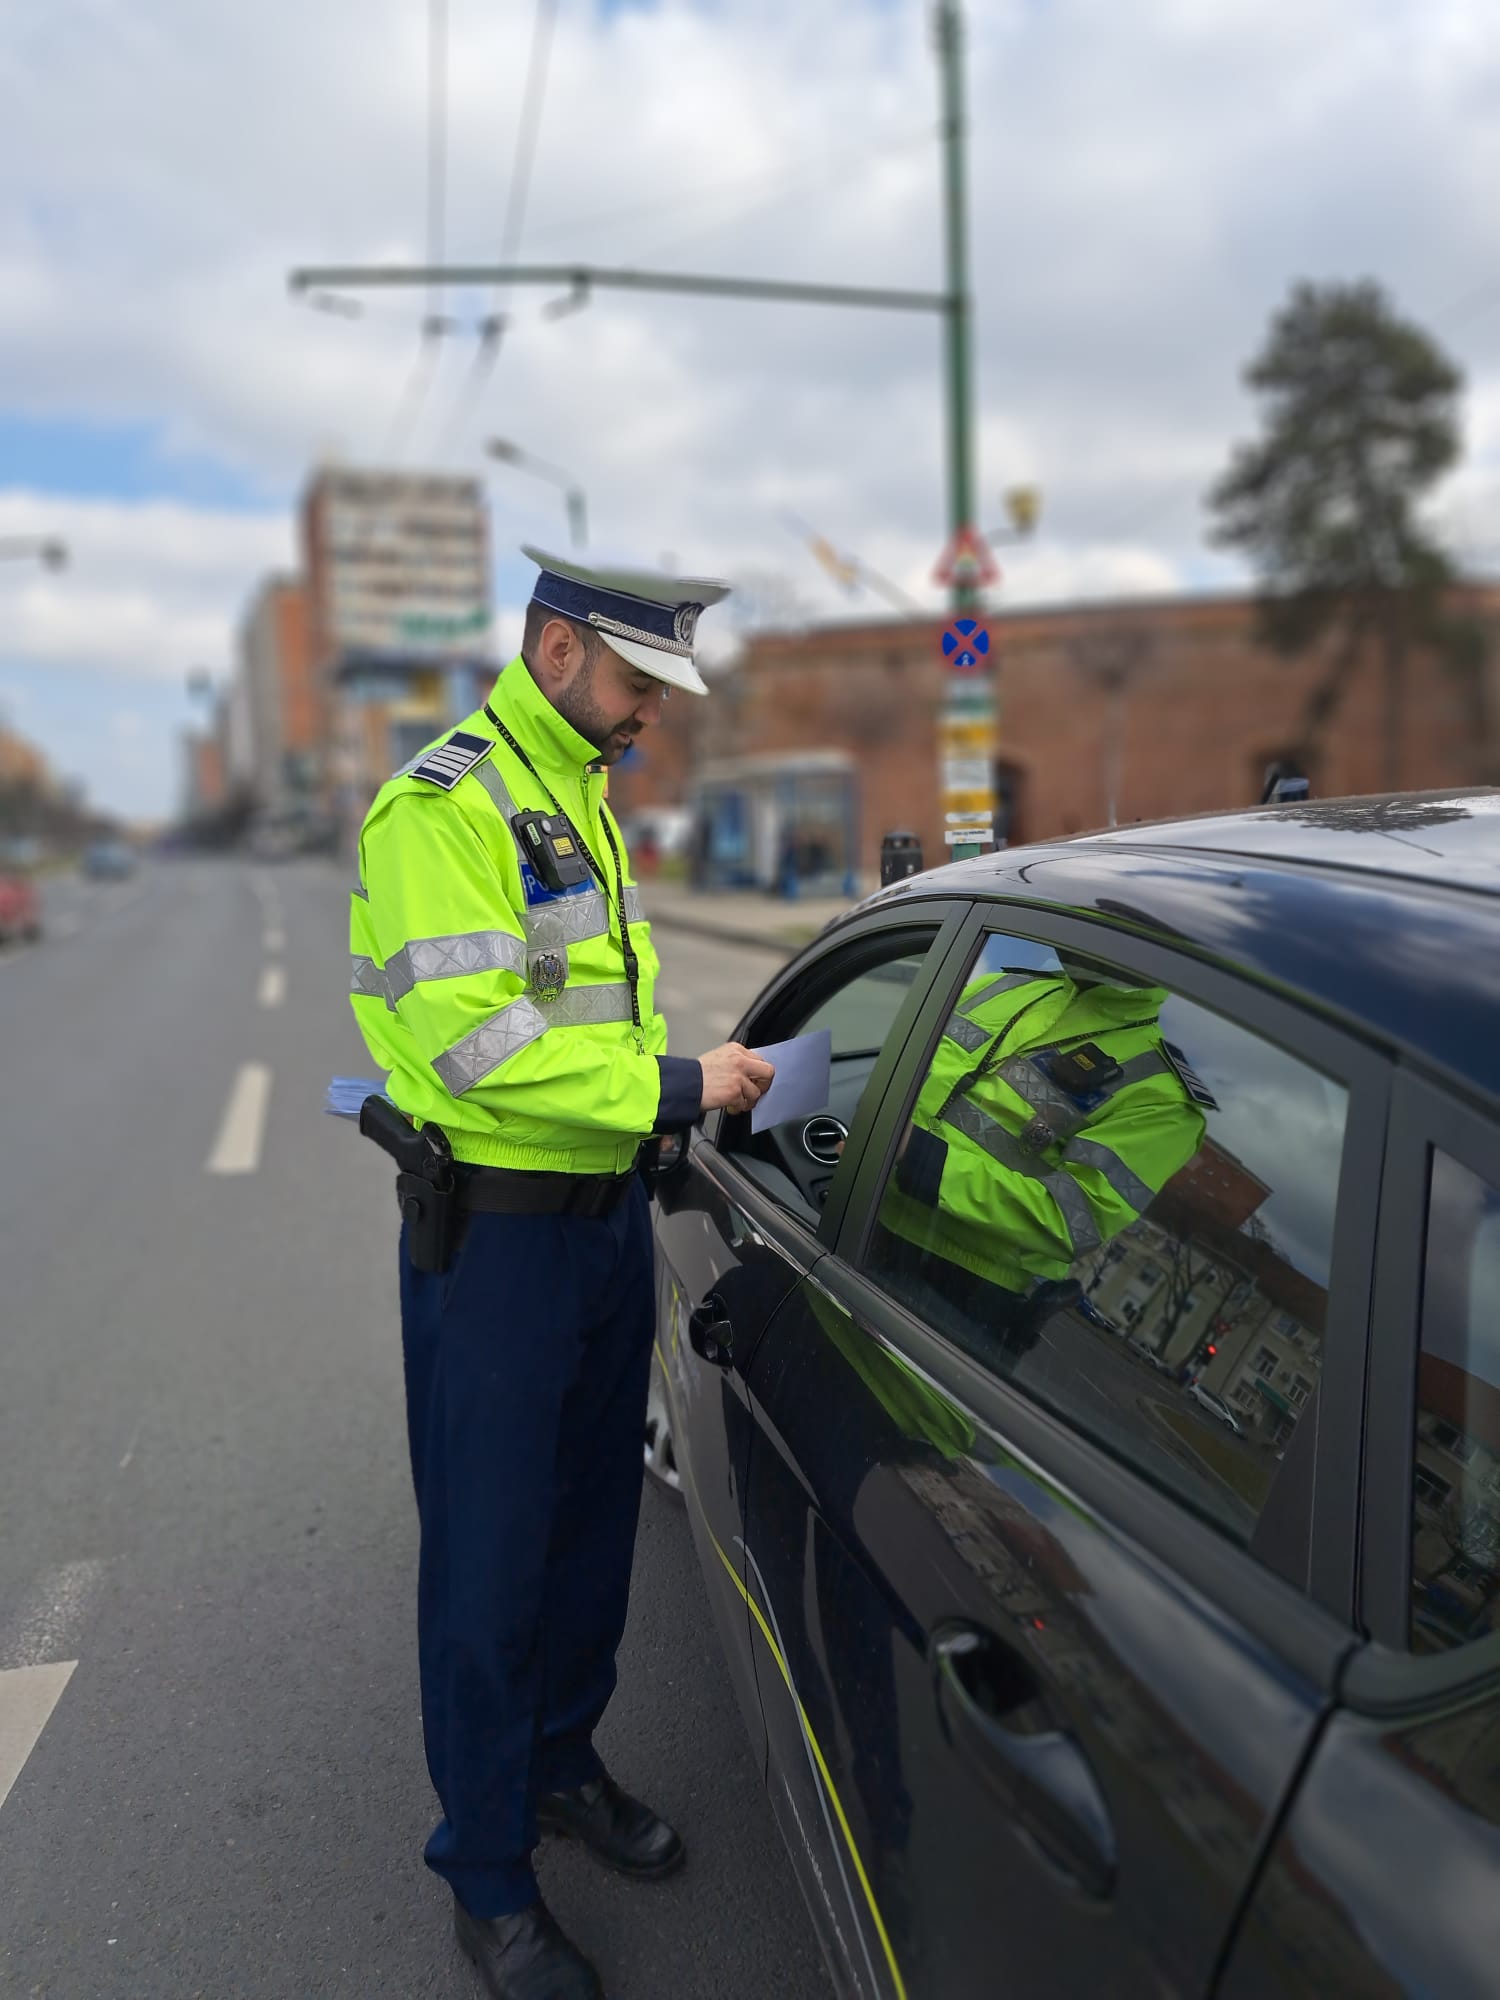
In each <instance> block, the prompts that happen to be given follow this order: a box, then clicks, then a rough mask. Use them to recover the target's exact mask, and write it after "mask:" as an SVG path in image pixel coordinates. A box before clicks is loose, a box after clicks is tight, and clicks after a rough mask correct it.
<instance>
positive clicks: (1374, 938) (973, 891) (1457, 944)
mask: <svg viewBox="0 0 1500 2000" xmlns="http://www.w3.org/2000/svg"><path fill="white" fill-rule="evenodd" d="M955 894H957V895H962V896H966V897H973V898H975V899H978V900H981V901H996V902H1002V903H1010V904H1015V903H1020V904H1032V905H1035V906H1039V907H1043V908H1047V909H1049V910H1052V911H1062V912H1064V913H1067V912H1074V913H1077V914H1080V915H1083V916H1086V917H1091V918H1094V919H1097V920H1100V921H1102V922H1103V923H1105V924H1108V925H1111V926H1113V927H1115V928H1117V929H1121V930H1126V931H1129V932H1133V933H1135V934H1136V935H1139V936H1146V937H1155V938H1156V939H1157V940H1159V941H1162V942H1168V943H1171V944H1173V945H1175V946H1177V947H1179V948H1181V949H1185V950H1187V951H1190V952H1192V953H1193V954H1194V955H1195V956H1197V957H1200V958H1205V959H1208V960H1210V961H1212V962H1214V963H1216V964H1219V965H1221V966H1223V967H1224V968H1226V969H1228V970H1230V971H1233V972H1237V973H1240V974H1244V975H1248V976H1250V977H1252V978H1255V979H1257V980H1259V981H1260V982H1262V983H1264V984H1267V985H1272V986H1274V987H1276V988H1277V989H1278V990H1279V991H1281V992H1282V993H1284V994H1288V995H1290V996H1291V997H1293V998H1300V999H1302V1000H1304V1001H1305V1002H1307V1003H1309V1004H1311V1005H1313V1006H1315V1007H1317V1008H1318V1009H1319V1010H1320V1011H1323V1012H1325V1013H1328V1014H1331V1015H1334V1016H1336V1017H1338V1018H1339V1019H1340V1020H1341V1021H1343V1022H1344V1023H1345V1024H1346V1025H1351V1026H1354V1027H1356V1028H1358V1029H1360V1030H1361V1031H1363V1032H1364V1033H1366V1034H1367V1035H1369V1036H1371V1037H1373V1038H1376V1039H1379V1040H1380V1041H1382V1042H1384V1043H1386V1044H1390V1045H1394V1046H1396V1047H1397V1048H1399V1049H1401V1050H1404V1051H1406V1052H1408V1053H1410V1054H1412V1055H1414V1056H1416V1057H1417V1058H1419V1059H1420V1060H1422V1061H1423V1062H1426V1063H1428V1064H1430V1065H1431V1066H1433V1067H1435V1068H1437V1069H1439V1070H1441V1071H1443V1072H1444V1074H1445V1075H1446V1076H1447V1077H1448V1078H1450V1079H1451V1080H1453V1081H1455V1082H1457V1083H1459V1084H1461V1085H1462V1086H1463V1087H1465V1088H1467V1089H1469V1090H1472V1091H1476V1092H1478V1093H1480V1094H1482V1095H1483V1096H1485V1097H1487V1098H1490V1099H1492V1100H1494V1101H1495V1102H1496V1103H1497V1104H1500V1032H1497V1024H1500V790H1497V789H1493V788H1487V789H1484V790H1474V791H1448V792H1428V793H1403V794H1397V795H1393V796H1390V797H1373V798H1353V799H1327V800H1315V801H1306V802H1302V803H1298V804H1296V805H1281V806H1267V807H1261V808H1259V809H1256V810H1251V811H1246V812H1235V813H1212V814H1204V815H1201V816H1199V817H1195V818H1191V819H1180V820H1171V821H1162V822H1159V823H1156V824H1152V825H1148V826H1131V827H1119V828H1115V829H1113V830H1111V831H1108V832H1102V833H1094V834H1087V835H1082V836H1078V837H1075V838H1072V839H1067V840H1058V841H1054V842H1050V843H1038V844H1036V845H1034V846H1030V847H1015V848H1002V849H1000V850H999V851H997V852H995V853H992V854H984V855H980V856H978V857H976V858H975V859H973V860H969V861H958V862H951V863H949V864H948V866H946V867H943V868H935V869H932V870H930V871H929V872H928V873H927V874H924V875H915V876H912V877H910V878H909V879H908V880H907V881H905V882H900V883H896V884H893V885H892V886H891V887H890V888H888V889H883V890H880V891H878V892H877V893H876V895H874V896H873V897H870V898H868V899H867V900H866V902H865V903H863V904H861V905H860V906H859V908H860V909H861V910H869V909H879V908H888V909H892V910H893V911H894V910H895V909H898V908H899V907H900V906H901V905H902V904H903V903H906V904H910V903H913V902H915V901H916V900H917V899H919V898H922V897H932V896H950V895H955Z"/></svg>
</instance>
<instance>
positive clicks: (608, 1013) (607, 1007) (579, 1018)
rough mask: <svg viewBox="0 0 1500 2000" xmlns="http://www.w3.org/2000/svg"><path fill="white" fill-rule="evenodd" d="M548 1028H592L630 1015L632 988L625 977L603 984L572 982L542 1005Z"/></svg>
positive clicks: (540, 1010)
mask: <svg viewBox="0 0 1500 2000" xmlns="http://www.w3.org/2000/svg"><path fill="white" fill-rule="evenodd" d="M538 1012H539V1013H540V1014H541V1016H542V1025H543V1026H544V1027H547V1028H592V1027H596V1026H598V1025H599V1024H600V1023H602V1022H607V1021H628V1020H629V1019H630V988H629V987H628V986H627V985H626V984H625V981H624V980H623V979H622V980H620V981H619V982H618V984H616V983H615V982H613V981H611V982H609V983H607V984H605V985H603V986H569V987H567V988H565V990H564V991H563V992H562V993H560V994H559V995H558V997H557V998H556V999H555V1000H550V1001H546V1002H544V1003H542V1004H541V1005H539V1007H538Z"/></svg>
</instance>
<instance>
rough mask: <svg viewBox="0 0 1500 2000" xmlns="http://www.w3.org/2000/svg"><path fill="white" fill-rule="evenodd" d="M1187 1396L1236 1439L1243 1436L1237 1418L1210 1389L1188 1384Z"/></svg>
mask: <svg viewBox="0 0 1500 2000" xmlns="http://www.w3.org/2000/svg"><path fill="white" fill-rule="evenodd" d="M1188 1394H1189V1395H1190V1396H1191V1397H1192V1399H1193V1401H1194V1402H1195V1403H1197V1404H1198V1405H1199V1406H1200V1407H1201V1408H1203V1409H1205V1410H1207V1411H1208V1413H1209V1415H1210V1416H1213V1417H1217V1418H1218V1420H1219V1422H1220V1423H1221V1424H1225V1425H1227V1427H1228V1428H1229V1429H1230V1430H1232V1431H1233V1432H1234V1434H1235V1436H1236V1437H1242V1436H1243V1435H1244V1432H1243V1431H1242V1429H1241V1428H1240V1420H1239V1418H1238V1417H1237V1416H1236V1415H1235V1414H1234V1411H1233V1410H1231V1409H1230V1407H1229V1405H1228V1404H1227V1403H1226V1402H1225V1401H1224V1398H1223V1397H1222V1396H1216V1395H1215V1394H1214V1392H1213V1390H1212V1389H1205V1388H1204V1386H1203V1384H1202V1383H1201V1382H1190V1383H1189V1384H1188Z"/></svg>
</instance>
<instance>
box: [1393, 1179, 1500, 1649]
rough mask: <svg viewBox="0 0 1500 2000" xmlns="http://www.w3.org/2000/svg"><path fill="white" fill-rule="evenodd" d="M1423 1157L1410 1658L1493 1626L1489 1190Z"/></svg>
mask: <svg viewBox="0 0 1500 2000" xmlns="http://www.w3.org/2000/svg"><path fill="white" fill-rule="evenodd" d="M1431 1158H1432V1164H1431V1178H1430V1181H1429V1186H1428V1205H1427V1248H1426V1258H1425V1268H1424V1273H1423V1281H1422V1321H1421V1326H1422V1344H1421V1351H1420V1354H1419V1356H1418V1360H1417V1418H1416V1439H1415V1447H1414V1452H1415V1456H1414V1463H1413V1467H1412V1543H1411V1554H1412V1560H1411V1571H1412V1574H1411V1624H1412V1631H1411V1639H1412V1647H1413V1649H1414V1651H1416V1652H1419V1653H1440V1652H1446V1651H1447V1650H1448V1649H1449V1648H1450V1647H1453V1646H1462V1645H1466V1644H1468V1643H1469V1641H1471V1640H1474V1639H1483V1638H1487V1637H1488V1636H1489V1635H1490V1633H1492V1632H1494V1631H1496V1630H1497V1629H1500V1189H1496V1188H1495V1187H1493V1186H1492V1185H1491V1184H1490V1183H1489V1182H1488V1181H1485V1180H1482V1179H1481V1178H1480V1176H1479V1175H1478V1174H1476V1173H1472V1172H1471V1171H1470V1170H1469V1168H1468V1167H1466V1166H1463V1165H1462V1164H1461V1163H1460V1162H1459V1161H1457V1160H1455V1159H1453V1158H1452V1157H1451V1156H1450V1155H1449V1154H1447V1153H1444V1152H1440V1151H1434V1152H1433V1154H1432V1156H1431Z"/></svg>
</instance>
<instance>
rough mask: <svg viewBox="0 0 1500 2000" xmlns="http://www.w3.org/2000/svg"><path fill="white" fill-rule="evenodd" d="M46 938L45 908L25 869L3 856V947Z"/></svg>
mask: <svg viewBox="0 0 1500 2000" xmlns="http://www.w3.org/2000/svg"><path fill="white" fill-rule="evenodd" d="M41 934H42V906H41V901H40V898H39V897H38V896H37V893H36V884H35V883H34V882H33V881H32V879H31V876H30V875H29V874H28V873H27V872H26V870H25V869H23V868H19V867H17V866H16V865H15V863H14V862H13V861H11V860H9V859H7V858H6V857H5V856H4V855H3V854H0V944H8V943H10V942H11V941H12V940H13V939H15V938H28V939H31V940H33V941H34V940H35V939H37V938H39V937H40V936H41Z"/></svg>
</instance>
